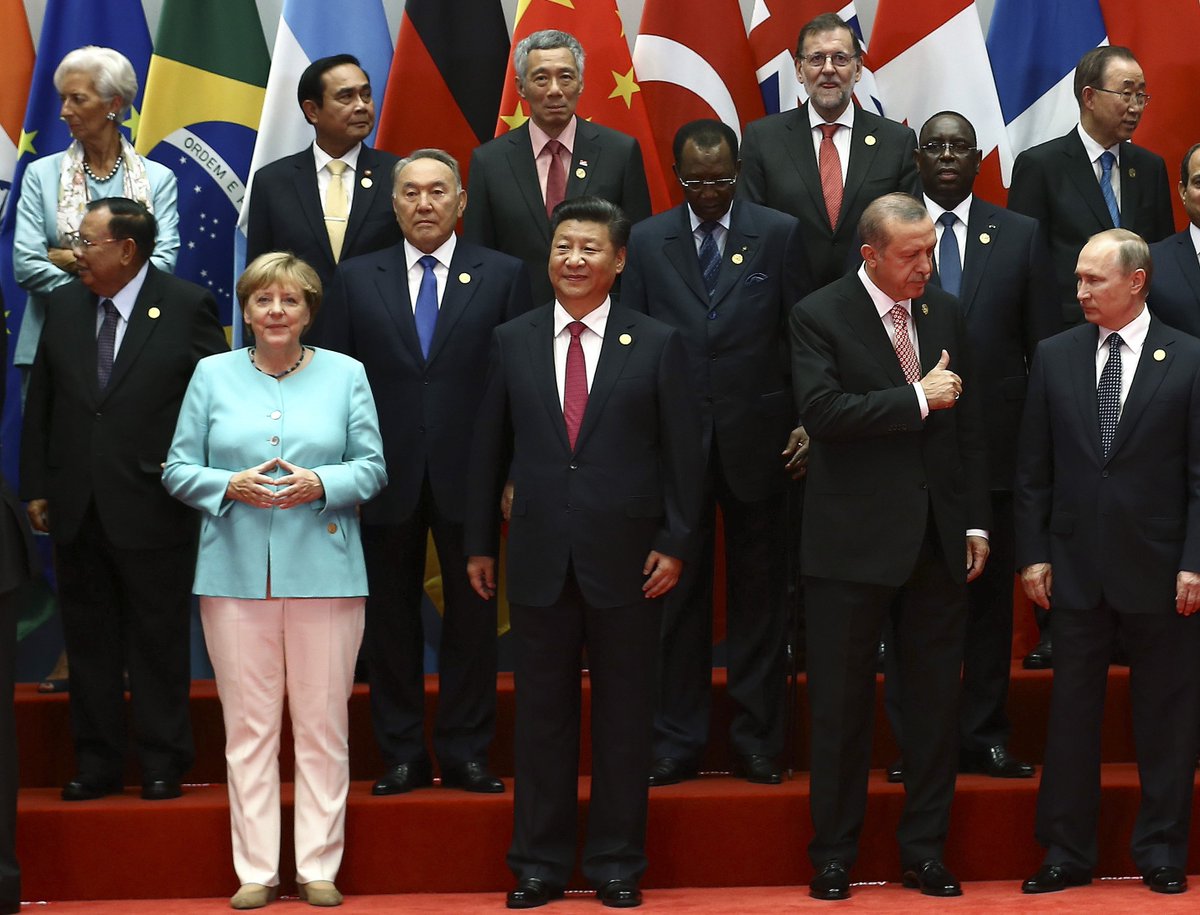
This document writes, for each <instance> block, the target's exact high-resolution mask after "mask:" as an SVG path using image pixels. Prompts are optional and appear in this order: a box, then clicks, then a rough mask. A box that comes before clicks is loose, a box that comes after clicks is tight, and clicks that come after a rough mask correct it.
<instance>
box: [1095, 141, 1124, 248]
mask: <svg viewBox="0 0 1200 915" xmlns="http://www.w3.org/2000/svg"><path fill="white" fill-rule="evenodd" d="M1116 164H1117V157H1116V156H1114V155H1113V154H1112V153H1110V152H1107V151H1106V152H1105V153H1104V154H1103V155H1101V156H1100V193H1101V194H1103V195H1104V205H1105V206H1106V207H1108V215H1109V216H1111V217H1112V221H1113V227H1114V228H1117V229H1119V228H1121V211H1120V210H1119V209H1118V208H1117V195H1116V194H1114V193H1113V185H1112V170H1113V166H1114V165H1116Z"/></svg>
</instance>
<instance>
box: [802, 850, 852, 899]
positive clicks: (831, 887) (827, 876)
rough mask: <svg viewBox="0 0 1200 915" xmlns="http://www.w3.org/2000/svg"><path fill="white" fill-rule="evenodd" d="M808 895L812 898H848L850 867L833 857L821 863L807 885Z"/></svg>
mask: <svg viewBox="0 0 1200 915" xmlns="http://www.w3.org/2000/svg"><path fill="white" fill-rule="evenodd" d="M808 895H810V896H812V898H813V899H849V898H850V869H849V868H848V867H846V863H845V862H844V861H842V860H841V859H839V858H833V859H831V860H829V861H826V862H825V863H824V864H822V865H821V869H820V870H819V871H818V872H817V875H816V876H815V877H813V878H812V883H810V884H809V885H808Z"/></svg>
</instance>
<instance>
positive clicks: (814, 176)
mask: <svg viewBox="0 0 1200 915" xmlns="http://www.w3.org/2000/svg"><path fill="white" fill-rule="evenodd" d="M787 126H788V129H789V130H791V131H792V132H793V133H794V134H795V137H794V138H793V139H792V141H791V142H788V143H786V144H785V145H786V147H787V151H788V155H790V156H791V157H792V161H793V162H794V163H795V165H796V171H798V172H799V173H800V177H801V179H802V180H803V183H804V188H805V190H807V191H808V196H809V198H810V199H811V200H812V205H813V206H814V207H815V208H816V213H817V220H816V221H817V222H818V223H819V224H821V225H823V226H826V227H827V226H828V225H829V217H828V215H827V214H826V210H825V195H824V194H823V193H822V192H821V172H820V169H819V167H818V165H817V154H816V153H815V152H814V151H813V139H812V138H813V134H812V128H811V127H809V124H808V102H805V103H804V104H803V105H801V106H800V107H799V108H797V109H796V113H795V114H794V115H792V116H791V117H790V118H789V120H788V125H787ZM843 208H844V203H843ZM829 234H830V235H832V234H833V230H832V229H830V230H829Z"/></svg>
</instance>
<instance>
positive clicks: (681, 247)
mask: <svg viewBox="0 0 1200 915" xmlns="http://www.w3.org/2000/svg"><path fill="white" fill-rule="evenodd" d="M678 212H679V220H678V221H677V222H676V232H675V233H674V234H672V235H667V236H665V237H664V238H663V255H664V256H665V257H666V259H667V261H668V262H669V263H670V264H671V266H672V267H674V268H675V271H676V272H677V273H678V274H679V277H680V279H682V280H683V282H684V284H685V285H686V286H687V288H688V289H690V290H691V291H692V293H693V294H694V295H695V296H696V299H697V301H698V302H699V303H700V305H701V306H702V307H703V308H704V309H705V310H707V309H708V307H709V301H708V290H707V289H705V288H704V275H703V274H702V273H701V272H700V258H699V257H698V256H697V254H696V242H695V240H694V239H693V237H692V222H691V217H690V216H689V215H688V208H687V204H686V203H685V204H682V205H681V206H679V207H678Z"/></svg>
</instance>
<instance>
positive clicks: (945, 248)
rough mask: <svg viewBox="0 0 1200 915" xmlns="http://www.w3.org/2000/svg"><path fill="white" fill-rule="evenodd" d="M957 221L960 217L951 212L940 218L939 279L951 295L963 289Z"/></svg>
mask: <svg viewBox="0 0 1200 915" xmlns="http://www.w3.org/2000/svg"><path fill="white" fill-rule="evenodd" d="M957 221H958V217H957V216H955V215H954V214H953V213H951V212H950V211H949V210H947V211H946V212H945V213H943V214H942V215H941V216H939V217H938V222H940V223H941V224H942V226H943V228H942V240H941V242H940V243H939V244H938V279H939V280H940V281H941V284H942V288H943V289H945V290H946V291H947V292H948V293H950V294H951V295H958V291H959V290H960V289H961V288H962V261H961V260H960V259H959V254H958V239H957V238H956V237H955V235H954V224H955V223H956V222H957Z"/></svg>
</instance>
